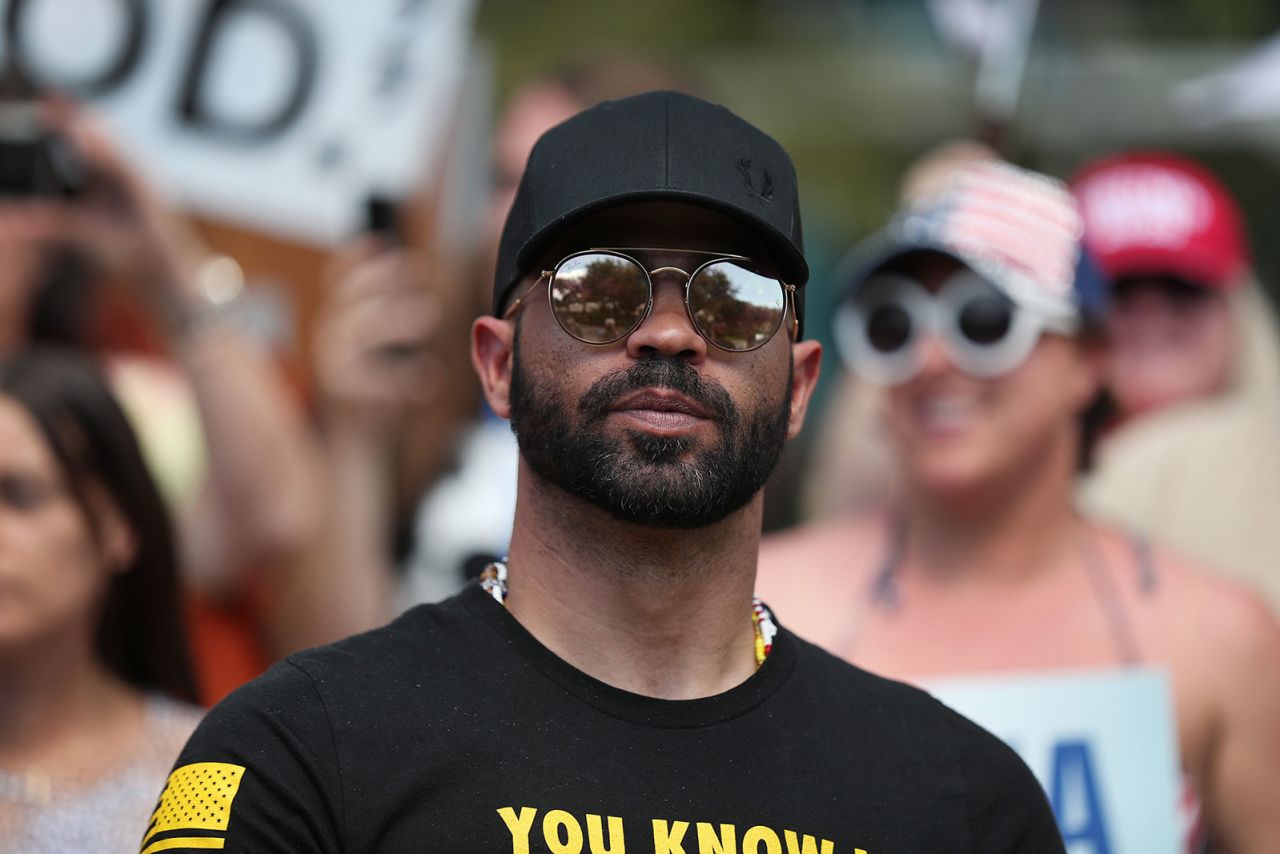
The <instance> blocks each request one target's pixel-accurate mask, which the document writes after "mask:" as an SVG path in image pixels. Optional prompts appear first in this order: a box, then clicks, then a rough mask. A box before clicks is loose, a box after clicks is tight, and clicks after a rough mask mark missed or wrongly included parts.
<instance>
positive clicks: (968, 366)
mask: <svg viewBox="0 0 1280 854" xmlns="http://www.w3.org/2000/svg"><path fill="white" fill-rule="evenodd" d="M1078 328H1079V324H1078V322H1077V321H1076V320H1075V319H1074V318H1054V317H1048V316H1044V315H1040V314H1038V313H1035V312H1032V311H1029V310H1027V309H1025V308H1023V307H1021V306H1019V305H1018V304H1017V303H1015V302H1014V301H1013V300H1012V299H1010V298H1009V297H1008V296H1006V295H1005V293H1004V292H1003V291H1001V290H1000V289H999V288H997V287H996V286H995V285H993V284H992V283H991V282H989V281H987V280H986V279H984V278H983V277H982V276H979V275H978V274H977V273H975V272H973V271H972V270H968V269H964V270H960V271H959V272H957V273H955V274H954V275H952V276H951V277H950V278H949V279H947V280H946V282H945V283H943V285H942V287H940V288H939V289H938V290H937V292H936V293H930V292H929V290H928V289H927V288H925V287H924V285H922V284H920V283H919V282H917V281H916V280H915V279H912V278H909V277H907V276H904V275H899V274H889V273H885V274H880V275H876V276H873V277H872V278H871V279H869V280H868V281H867V282H866V283H865V284H864V285H863V286H862V287H860V288H859V289H858V291H857V293H856V294H855V295H854V296H853V297H852V298H851V299H849V300H848V301H846V302H845V303H844V304H843V305H842V306H841V307H840V309H839V310H838V311H837V312H836V318H835V332H836V339H837V343H838V344H839V348H840V353H841V355H842V356H843V357H844V361H845V363H846V365H848V367H849V368H850V369H851V370H853V371H855V372H856V373H857V374H858V375H860V376H862V377H864V378H865V379H867V380H870V381H872V382H875V383H878V384H881V385H898V384H900V383H904V382H906V381H907V380H910V379H911V378H912V377H914V376H915V375H916V374H917V373H919V371H920V368H921V366H922V362H921V358H920V342H921V340H922V339H923V338H924V336H925V335H927V334H934V335H936V336H937V337H938V339H939V342H940V343H941V345H942V348H943V350H945V351H946V353H947V356H948V357H949V358H950V359H951V360H952V362H953V363H954V364H955V365H956V367H958V368H959V369H960V370H962V371H964V372H965V373H967V374H970V375H972V376H975V377H982V378H991V377H998V376H1001V375H1003V374H1007V373H1009V372H1010V371H1012V370H1013V369H1014V368H1016V367H1018V366H1019V365H1021V364H1022V363H1023V362H1024V361H1025V360H1026V358H1027V356H1029V355H1030V354H1031V351H1032V349H1033V348H1034V347H1035V344H1036V341H1037V340H1038V339H1039V337H1040V334H1041V332H1045V331H1049V332H1057V333H1060V334H1063V335H1072V334H1074V333H1075V332H1077V331H1078Z"/></svg>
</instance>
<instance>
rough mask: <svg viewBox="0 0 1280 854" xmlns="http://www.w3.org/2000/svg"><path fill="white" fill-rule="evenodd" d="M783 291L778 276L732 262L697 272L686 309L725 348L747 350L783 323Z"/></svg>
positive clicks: (765, 338) (712, 338) (767, 338)
mask: <svg viewBox="0 0 1280 854" xmlns="http://www.w3.org/2000/svg"><path fill="white" fill-rule="evenodd" d="M786 304H787V303H786V293H785V291H783V289H782V286H781V285H780V284H779V283H778V280H777V279H773V278H770V277H768V276H763V275H761V274H759V273H756V272H754V271H752V270H749V269H747V268H746V267H743V266H742V265H740V264H737V263H734V262H732V261H717V262H715V263H714V264H710V265H708V266H706V267H704V268H703V269H702V270H700V271H698V273H697V275H696V276H694V280H693V281H692V282H691V283H690V285H689V310H690V312H691V313H692V314H693V320H694V322H695V323H696V324H697V325H698V328H699V329H701V330H702V332H703V334H705V335H706V336H707V338H708V339H709V340H710V341H711V342H712V343H714V344H716V345H717V346H719V347H723V348H725V349H726V350H750V349H752V348H753V347H759V346H760V345H761V344H764V343H765V342H766V341H768V340H769V339H770V338H771V337H772V336H773V334H774V333H775V332H777V331H778V327H779V326H780V325H781V324H782V319H783V315H784V314H785V313H786Z"/></svg>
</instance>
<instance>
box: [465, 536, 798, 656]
mask: <svg viewBox="0 0 1280 854" xmlns="http://www.w3.org/2000/svg"><path fill="white" fill-rule="evenodd" d="M480 586H481V587H482V588H484V591H485V592H486V593H488V594H489V595H490V596H492V597H493V599H494V601H496V602H497V603H498V604H499V605H502V606H503V607H506V604H507V559H506V558H503V559H502V560H495V561H494V562H493V563H491V564H489V565H488V566H486V567H485V568H484V571H483V572H481V573H480ZM751 627H752V628H753V629H754V630H755V654H756V667H759V666H760V665H762V664H764V660H765V659H766V658H768V657H769V653H771V652H773V639H774V638H775V637H777V636H778V624H777V623H775V622H774V621H773V614H772V613H770V612H769V609H768V608H767V607H765V604H764V603H763V602H761V601H760V600H759V599H756V598H754V597H753V598H752V599H751Z"/></svg>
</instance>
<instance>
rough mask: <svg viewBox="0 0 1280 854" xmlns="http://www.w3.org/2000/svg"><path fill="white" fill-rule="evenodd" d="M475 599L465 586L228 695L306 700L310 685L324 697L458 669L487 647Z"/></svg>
mask: <svg viewBox="0 0 1280 854" xmlns="http://www.w3.org/2000/svg"><path fill="white" fill-rule="evenodd" d="M476 598H478V597H475V596H474V595H472V594H471V593H470V591H464V592H463V593H460V594H458V595H457V596H454V597H452V598H450V599H446V600H444V601H443V602H439V603H433V604H426V605H417V606H414V607H413V608H410V609H408V610H407V611H405V612H404V613H403V614H401V615H400V616H398V617H396V618H395V619H394V620H392V621H391V622H389V623H387V624H386V625H384V626H381V627H379V628H376V629H371V630H369V631H366V632H362V633H360V634H356V635H352V636H350V637H347V638H343V639H342V640H339V641H335V642H333V643H329V644H325V645H323V646H317V647H312V648H310V649H304V650H301V651H299V652H295V653H293V654H291V655H289V656H288V657H286V658H284V659H283V660H281V661H279V662H277V663H276V664H275V665H273V666H272V667H271V668H269V669H268V670H267V671H266V672H265V673H263V674H262V675H261V676H259V677H257V678H256V679H254V680H252V681H250V682H248V683H246V684H245V685H243V686H241V687H240V688H239V689H238V690H237V691H235V692H233V693H232V694H231V695H230V696H229V697H228V698H227V700H229V701H235V703H238V704H243V703H246V702H249V703H252V702H263V701H269V700H270V699H272V698H275V697H285V696H287V697H293V698H295V699H296V700H297V701H299V702H305V701H306V697H307V695H308V694H309V693H311V692H314V695H315V696H316V697H318V698H320V699H321V700H323V701H325V702H328V701H330V700H331V699H332V698H334V697H341V696H343V695H348V694H351V693H353V692H358V693H362V694H363V696H365V697H366V698H371V697H376V696H380V695H381V694H383V693H384V692H386V691H388V690H392V691H394V689H395V688H396V687H397V686H403V685H405V684H406V683H408V684H418V683H422V682H423V680H426V679H433V678H435V677H438V676H439V675H440V674H441V673H444V672H448V671H451V670H457V669H458V667H459V666H460V665H465V661H466V659H467V658H468V657H469V656H471V655H477V654H481V653H480V650H481V649H482V648H483V647H484V639H485V632H484V628H483V623H482V621H480V620H478V619H477V618H476V616H475V615H474V612H473V609H474V607H475V605H476ZM481 604H483V603H481ZM302 689H305V690H302ZM369 692H372V693H369ZM225 702H227V701H224V703H225Z"/></svg>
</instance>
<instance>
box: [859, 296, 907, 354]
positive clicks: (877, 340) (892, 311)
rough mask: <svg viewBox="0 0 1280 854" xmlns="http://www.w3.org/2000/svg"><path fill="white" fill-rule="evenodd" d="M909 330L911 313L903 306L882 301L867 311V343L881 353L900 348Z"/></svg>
mask: <svg viewBox="0 0 1280 854" xmlns="http://www.w3.org/2000/svg"><path fill="white" fill-rule="evenodd" d="M911 331H912V329H911V314H910V313H909V312H908V311H907V309H906V308H904V307H903V306H900V305H897V304H895V303H884V304H882V305H878V306H876V307H875V308H873V309H872V310H871V311H870V312H868V313H867V343H868V344H870V345H871V346H872V348H874V349H875V350H877V351H879V352H881V353H893V352H895V351H897V350H900V349H902V348H903V347H904V346H906V344H907V342H908V341H910V340H911Z"/></svg>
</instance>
